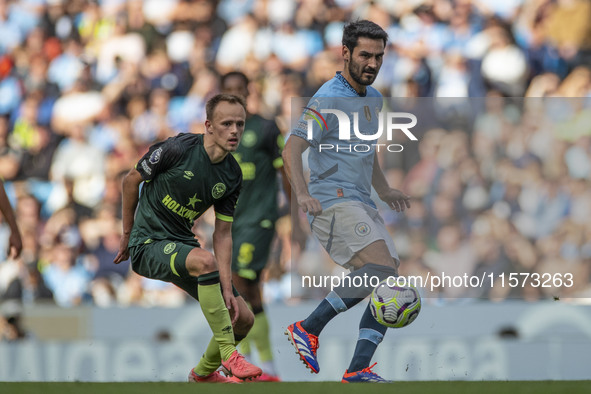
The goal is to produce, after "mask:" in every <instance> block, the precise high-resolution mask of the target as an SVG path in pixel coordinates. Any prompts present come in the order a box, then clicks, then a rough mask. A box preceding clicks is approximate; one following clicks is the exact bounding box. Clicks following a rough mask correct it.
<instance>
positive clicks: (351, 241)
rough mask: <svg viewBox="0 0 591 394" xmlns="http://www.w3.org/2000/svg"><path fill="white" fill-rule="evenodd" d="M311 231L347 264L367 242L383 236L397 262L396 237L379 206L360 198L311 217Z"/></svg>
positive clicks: (342, 262)
mask: <svg viewBox="0 0 591 394" xmlns="http://www.w3.org/2000/svg"><path fill="white" fill-rule="evenodd" d="M311 227H312V232H313V233H314V234H315V235H316V237H317V238H318V241H320V243H321V244H322V246H324V249H326V251H327V252H328V254H329V255H330V257H332V259H333V260H334V261H335V262H336V263H337V264H339V265H341V266H344V267H345V268H349V267H347V263H349V261H351V259H352V258H353V256H354V255H355V254H356V253H357V252H359V251H360V250H361V249H363V248H365V247H366V246H368V245H370V244H372V243H374V242H376V241H379V240H383V241H384V242H386V246H387V247H388V250H389V251H390V255H391V256H392V258H394V259H395V260H396V262H397V264H398V262H399V259H398V253H397V252H396V247H395V246H394V241H392V237H391V236H390V233H389V232H388V230H387V229H386V226H385V225H384V219H382V217H381V216H380V214H379V212H378V210H377V209H375V208H372V207H370V206H369V205H367V204H364V203H362V202H358V201H347V202H342V203H338V204H334V205H333V206H331V207H329V208H327V209H325V210H323V211H322V213H321V214H320V215H318V216H316V217H314V219H313V220H312V223H311Z"/></svg>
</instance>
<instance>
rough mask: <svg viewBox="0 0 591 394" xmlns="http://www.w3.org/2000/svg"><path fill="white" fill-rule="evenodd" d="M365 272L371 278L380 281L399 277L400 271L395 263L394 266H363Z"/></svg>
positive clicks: (371, 264) (370, 264)
mask: <svg viewBox="0 0 591 394" xmlns="http://www.w3.org/2000/svg"><path fill="white" fill-rule="evenodd" d="M363 271H364V272H365V273H367V275H368V276H369V277H376V278H379V279H380V280H384V279H387V278H388V277H390V276H398V270H397V269H396V265H395V264H394V263H393V262H392V264H374V263H368V264H365V265H364V266H363Z"/></svg>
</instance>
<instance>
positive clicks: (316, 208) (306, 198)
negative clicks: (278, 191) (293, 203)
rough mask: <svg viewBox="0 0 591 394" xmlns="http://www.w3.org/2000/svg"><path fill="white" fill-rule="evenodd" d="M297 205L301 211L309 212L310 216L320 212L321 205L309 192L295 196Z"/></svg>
mask: <svg viewBox="0 0 591 394" xmlns="http://www.w3.org/2000/svg"><path fill="white" fill-rule="evenodd" d="M297 198H298V205H299V206H300V208H302V211H304V212H306V213H309V214H310V215H312V216H317V215H320V214H321V213H322V205H320V201H318V199H316V198H314V197H312V196H310V195H309V194H306V195H303V196H297Z"/></svg>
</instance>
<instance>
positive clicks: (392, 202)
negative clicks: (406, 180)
mask: <svg viewBox="0 0 591 394" xmlns="http://www.w3.org/2000/svg"><path fill="white" fill-rule="evenodd" d="M379 197H380V199H381V200H382V201H384V202H385V203H386V204H388V206H389V207H390V208H391V209H393V210H395V211H396V212H403V211H404V210H405V209H406V208H410V196H408V195H406V194H405V193H403V192H401V191H400V190H398V189H392V188H390V189H388V190H387V191H386V192H385V193H382V194H380V195H379Z"/></svg>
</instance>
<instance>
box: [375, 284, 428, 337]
mask: <svg viewBox="0 0 591 394" xmlns="http://www.w3.org/2000/svg"><path fill="white" fill-rule="evenodd" d="M369 306H370V309H371V314H372V315H373V317H374V318H375V319H376V320H377V321H378V322H379V323H380V324H383V325H384V326H386V327H392V328H401V327H405V326H408V325H409V324H410V323H412V322H413V321H415V319H416V318H417V316H418V315H419V312H420V311H421V296H420V295H419V291H418V290H417V288H416V287H414V286H413V285H411V284H406V285H405V286H399V285H398V284H397V283H396V281H395V280H392V279H390V280H388V279H386V280H383V281H381V282H380V284H379V285H378V286H377V287H376V288H375V289H374V290H373V292H372V293H371V299H370V300H369Z"/></svg>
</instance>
